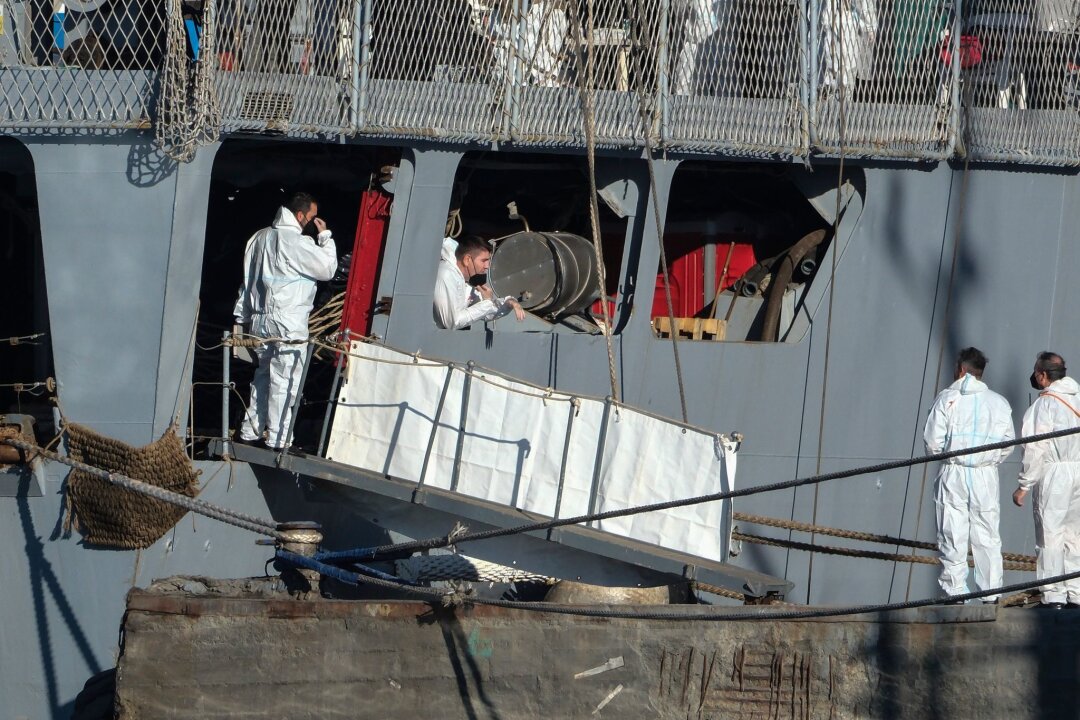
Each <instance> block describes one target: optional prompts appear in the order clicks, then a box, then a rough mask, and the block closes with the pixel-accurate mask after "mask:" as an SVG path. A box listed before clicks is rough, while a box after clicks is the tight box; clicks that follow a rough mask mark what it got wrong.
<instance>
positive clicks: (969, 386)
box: [949, 374, 989, 395]
mask: <svg viewBox="0 0 1080 720" xmlns="http://www.w3.org/2000/svg"><path fill="white" fill-rule="evenodd" d="M949 388H950V389H951V390H955V391H957V392H958V393H960V394H961V395H974V394H975V393H981V392H986V391H987V390H988V389H989V388H987V387H986V383H984V382H983V381H982V380H980V379H979V378H977V377H975V376H974V375H970V374H966V375H964V376H963V377H961V378H960V379H959V380H957V381H956V382H954V383H953V384H952V385H950V386H949Z"/></svg>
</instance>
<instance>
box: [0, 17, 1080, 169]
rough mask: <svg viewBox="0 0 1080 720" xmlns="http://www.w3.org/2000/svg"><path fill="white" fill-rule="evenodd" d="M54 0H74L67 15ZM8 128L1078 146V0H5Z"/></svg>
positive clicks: (939, 155) (170, 145)
mask: <svg viewBox="0 0 1080 720" xmlns="http://www.w3.org/2000/svg"><path fill="white" fill-rule="evenodd" d="M53 8H56V10H55V11H54V9H53ZM0 10H2V16H0V83H2V84H0V127H6V128H26V129H35V130H42V129H44V130H48V129H50V128H56V129H71V128H87V129H111V128H132V127H136V128H138V127H148V126H150V124H151V123H153V124H154V126H155V135H156V138H157V141H158V144H159V145H160V146H161V147H162V148H163V149H164V150H165V151H166V152H167V153H168V154H169V155H170V156H172V157H174V158H176V159H181V160H182V159H186V158H188V157H190V156H191V154H192V153H193V152H194V151H195V148H197V147H198V145H199V144H202V143H205V142H208V141H210V140H213V139H215V138H216V137H218V136H219V135H220V134H221V132H233V131H253V132H265V131H272V132H284V133H292V134H301V135H311V134H324V135H326V134H332V135H338V134H344V135H352V134H356V133H364V134H370V135H381V136H396V137H404V138H425V139H434V140H447V141H452V142H459V141H465V142H470V141H471V142H477V141H479V142H496V141H498V142H505V141H511V142H514V143H517V144H520V145H561V146H568V147H580V146H582V145H584V143H585V134H586V133H585V123H586V118H587V117H588V118H591V119H592V121H593V122H594V130H595V137H596V140H597V142H598V143H599V144H600V145H607V146H626V147H640V146H642V145H644V144H645V140H646V136H647V137H648V139H649V141H650V142H651V144H652V145H653V146H654V147H664V148H670V149H674V150H686V151H694V152H702V153H722V154H726V155H750V156H807V155H810V154H813V153H818V152H820V153H828V154H839V153H844V154H845V155H849V156H863V157H903V158H912V159H920V160H941V159H944V158H948V157H951V156H953V155H956V154H961V155H962V154H963V153H964V152H969V153H970V156H971V157H972V158H974V159H977V160H989V161H1008V162H1021V163H1037V164H1050V165H1078V164H1080V4H1078V3H1075V2H1073V0H71V1H70V2H66V3H65V4H63V5H61V4H60V3H59V2H57V3H46V2H44V1H43V0H0Z"/></svg>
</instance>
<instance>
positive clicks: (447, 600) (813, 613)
mask: <svg viewBox="0 0 1080 720" xmlns="http://www.w3.org/2000/svg"><path fill="white" fill-rule="evenodd" d="M277 557H278V558H279V559H281V560H283V561H284V562H287V563H290V564H292V565H294V566H296V567H300V568H306V569H308V570H315V571H316V572H318V573H319V574H321V575H325V576H326V577H331V578H334V579H335V580H339V581H341V582H345V583H348V584H351V585H370V586H373V587H378V588H382V589H385V590H393V591H395V592H402V593H405V594H409V595H414V596H416V597H418V598H421V599H423V600H425V601H427V602H431V603H435V604H442V605H456V604H462V603H464V604H474V605H489V606H492V607H501V608H507V609H511V610H528V611H532V612H547V613H554V614H559V615H577V616H581V617H599V618H620V619H627V620H670V621H674V622H697V621H713V622H716V621H728V622H735V621H741V622H747V621H767V620H807V619H812V618H825V617H842V616H845V615H863V614H868V613H882V612H891V611H896V610H909V609H914V608H920V607H929V606H931V605H941V604H942V603H954V602H963V601H967V600H977V599H980V598H984V597H990V596H997V595H1008V594H1012V593H1017V592H1022V591H1024V590H1032V589H1034V588H1037V587H1040V586H1043V585H1052V584H1055V583H1059V582H1065V581H1067V580H1073V579H1075V578H1080V571H1078V572H1072V573H1066V574H1064V575H1056V576H1054V577H1048V578H1043V579H1041V580H1030V581H1026V582H1022V583H1014V584H1012V585H1004V586H1002V587H998V588H991V589H989V590H977V591H975V592H969V593H964V594H962V595H950V596H947V597H937V598H925V599H922V600H906V601H904V602H898V603H879V604H875V605H853V606H845V607H831V608H807V609H801V608H800V609H790V606H788V609H784V610H780V611H769V610H768V609H767V608H769V607H770V606H768V605H763V606H761V610H756V609H754V610H748V609H743V610H740V611H738V612H732V611H731V609H730V608H728V607H723V606H713V605H680V606H678V607H680V608H685V609H684V610H676V611H671V610H667V611H664V610H644V611H643V610H620V609H618V608H612V607H596V606H580V605H579V606H575V605H562V604H558V603H549V602H519V601H515V600H493V599H487V598H481V597H476V596H464V597H463V594H462V593H460V592H456V591H455V592H450V593H447V592H444V591H442V590H438V589H435V588H425V587H418V586H415V585H407V584H403V583H399V582H394V581H391V580H386V579H383V578H380V577H371V576H365V575H363V574H360V573H355V572H350V571H348V570H343V569H342V568H339V567H335V566H333V565H329V564H327V563H325V562H321V561H319V560H317V559H314V558H309V557H305V556H303V555H297V554H296V553H292V552H288V551H285V550H278V552H277Z"/></svg>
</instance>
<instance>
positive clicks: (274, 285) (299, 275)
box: [233, 207, 337, 449]
mask: <svg viewBox="0 0 1080 720" xmlns="http://www.w3.org/2000/svg"><path fill="white" fill-rule="evenodd" d="M335 272H337V247H336V246H335V245H334V240H333V238H332V237H331V233H330V231H329V230H323V231H322V232H321V233H319V237H318V239H317V240H313V239H312V238H310V237H308V236H307V235H303V234H302V229H301V227H300V223H299V222H297V220H296V216H295V215H293V213H292V212H290V211H289V209H288V208H284V207H282V208H279V209H278V213H277V217H276V218H275V219H274V223H273V225H271V226H270V227H268V228H265V229H263V230H260V231H259V232H257V233H255V234H254V235H252V236H251V238H250V239H249V240H248V242H247V247H246V248H245V250H244V284H243V286H242V287H241V288H240V297H239V298H238V299H237V301H236V307H235V308H233V314H234V315H235V316H236V321H237V322H238V323H241V324H243V325H244V326H245V327H248V328H250V330H249V332H251V334H253V335H257V336H258V337H262V338H285V339H287V340H299V341H303V340H307V338H308V315H309V314H310V313H311V306H312V303H313V302H314V300H315V289H316V281H319V280H329V279H330V278H332V277H333V276H334V273H335ZM304 351H305V345H304V344H303V343H302V342H301V343H294V344H286V343H280V342H273V343H269V344H267V345H262V346H260V347H258V348H256V350H255V354H256V355H257V356H258V358H259V368H258V370H256V371H255V377H254V379H253V380H252V381H251V398H250V400H249V402H248V408H247V412H246V413H245V415H244V421H243V423H242V424H241V426H240V438H241V439H243V440H248V441H252V440H255V439H257V438H258V437H259V436H260V435H261V434H262V431H263V428H266V444H267V445H268V446H270V447H272V448H277V449H280V448H284V447H287V446H288V445H289V442H290V440H291V439H290V438H289V437H288V433H289V429H290V427H291V425H292V406H293V401H294V399H295V398H296V395H297V393H298V392H299V391H300V388H299V384H300V377H301V375H302V374H303V370H304V356H305V352H304Z"/></svg>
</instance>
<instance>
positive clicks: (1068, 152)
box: [961, 0, 1080, 165]
mask: <svg viewBox="0 0 1080 720" xmlns="http://www.w3.org/2000/svg"><path fill="white" fill-rule="evenodd" d="M962 14H963V19H964V21H963V44H964V45H965V46H966V47H967V55H966V57H965V62H962V64H961V67H962V68H963V71H962V85H961V95H962V98H963V101H964V106H965V108H964V113H963V119H964V130H965V136H964V139H965V142H966V146H967V150H968V152H969V153H970V154H971V156H972V157H973V158H975V159H982V160H1008V161H1013V162H1031V163H1049V164H1054V165H1076V164H1078V163H1080V5H1078V4H1077V3H1075V2H1073V0H965V2H964V9H963V13H962Z"/></svg>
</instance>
